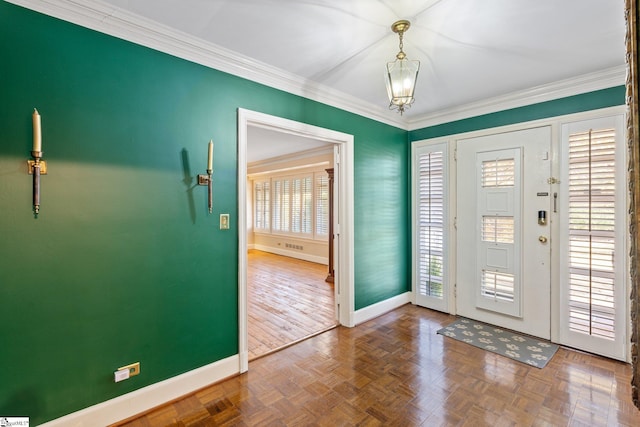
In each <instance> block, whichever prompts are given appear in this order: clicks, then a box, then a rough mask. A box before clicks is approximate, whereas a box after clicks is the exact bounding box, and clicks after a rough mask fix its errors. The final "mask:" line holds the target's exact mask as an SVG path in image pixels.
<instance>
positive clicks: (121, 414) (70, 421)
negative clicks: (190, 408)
mask: <svg viewBox="0 0 640 427" xmlns="http://www.w3.org/2000/svg"><path fill="white" fill-rule="evenodd" d="M239 373H240V359H239V357H238V355H237V354H236V355H234V356H231V357H227V358H226V359H222V360H218V361H217V362H213V363H211V364H209V365H206V366H203V367H201V368H197V369H194V370H192V371H189V372H185V373H184V374H181V375H178V376H176V377H173V378H169V379H168V380H165V381H161V382H159V383H155V384H152V385H150V386H147V387H144V388H141V389H139V390H136V391H132V392H131V393H127V394H123V395H122V396H118V397H116V398H114V399H111V400H107V401H105V402H102V403H99V404H97V405H94V406H90V407H88V408H85V409H83V410H81V411H78V412H73V413H71V414H69V415H65V416H64V417H61V418H57V419H55V420H52V421H49V422H47V423H45V424H41V427H95V426H106V425H109V424H113V423H116V422H118V421H122V420H124V419H127V418H129V417H132V416H134V415H137V414H140V413H142V412H145V411H148V410H149V409H152V408H155V407H156V406H159V405H162V404H164V403H167V402H169V401H171V400H174V399H177V398H179V397H181V396H184V395H186V394H189V393H192V392H194V391H196V390H198V389H201V388H203V387H206V386H207V385H209V384H213V383H215V382H218V381H220V380H223V379H225V378H228V377H230V376H233V375H237V374H239Z"/></svg>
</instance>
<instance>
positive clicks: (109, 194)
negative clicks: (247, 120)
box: [0, 2, 410, 424]
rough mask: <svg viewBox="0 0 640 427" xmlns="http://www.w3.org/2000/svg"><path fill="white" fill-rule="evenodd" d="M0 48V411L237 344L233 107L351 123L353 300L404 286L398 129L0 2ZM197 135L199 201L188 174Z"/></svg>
mask: <svg viewBox="0 0 640 427" xmlns="http://www.w3.org/2000/svg"><path fill="white" fill-rule="evenodd" d="M0 58H2V62H1V65H0V94H1V96H0V236H1V238H0V302H1V304H2V315H3V322H2V326H1V327H0V342H1V343H2V351H1V352H0V384H1V385H2V386H1V387H0V415H23V416H29V417H31V422H32V423H33V424H39V423H42V422H45V421H47V420H51V419H54V418H57V417H60V416H62V415H65V414H68V413H70V412H73V411H77V410H80V409H82V408H84V407H87V406H90V405H93V404H96V403H99V402H102V401H105V400H107V399H110V398H113V397H116V396H119V395H122V394H124V393H127V392H130V391H132V390H135V389H138V388H141V387H144V386H147V385H150V384H153V383H155V382H158V381H162V380H164V379H167V378H170V377H172V376H175V375H178V374H181V373H184V372H187V371H189V370H192V369H195V368H197V367H200V366H203V365H206V364H208V363H211V362H214V361H216V360H220V359H223V358H225V357H228V356H231V355H234V354H237V352H238V345H237V340H238V338H237V337H238V321H237V316H238V313H237V305H238V301H237V298H238V290H237V265H238V254H237V252H238V232H237V216H238V212H237V195H236V192H237V178H236V174H237V167H236V163H237V137H236V129H237V124H236V123H237V121H236V116H237V108H246V109H250V110H255V111H261V112H264V113H267V114H272V115H276V116H280V117H285V118H289V119H292V120H297V121H301V122H305V123H309V124H313V125H316V126H321V127H325V128H329V129H334V130H338V131H342V132H346V133H350V134H353V135H354V136H355V172H354V173H355V195H354V197H355V223H356V229H355V266H354V269H355V293H356V295H355V297H356V306H355V309H359V308H362V307H366V306H368V305H370V304H373V303H376V302H379V301H381V300H384V299H386V298H389V297H392V296H395V295H398V294H401V293H404V292H406V291H407V290H409V289H410V281H409V265H410V254H409V243H408V242H409V229H408V226H409V223H408V221H406V219H407V218H408V217H409V212H408V205H409V202H408V198H407V194H408V192H407V188H408V175H409V174H408V159H409V148H408V144H407V143H406V142H407V139H406V138H407V132H406V131H403V130H400V129H396V128H393V127H391V126H388V125H384V124H381V123H378V122H375V121H372V120H369V119H365V118H363V117H360V116H357V115H354V114H350V113H347V112H344V111H341V110H339V109H336V108H332V107H329V106H326V105H323V104H320V103H317V102H313V101H309V100H307V99H304V98H301V97H297V96H294V95H290V94H287V93H284V92H281V91H278V90H275V89H271V88H268V87H265V86H262V85H259V84H256V83H252V82H249V81H246V80H243V79H240V78H237V77H234V76H230V75H228V74H225V73H222V72H218V71H215V70H211V69H208V68H206V67H203V66H200V65H197V64H193V63H190V62H188V61H184V60H180V59H177V58H174V57H171V56H169V55H165V54H162V53H159V52H156V51H153V50H150V49H146V48H143V47H140V46H137V45H134V44H132V43H129V42H126V41H122V40H119V39H116V38H113V37H109V36H106V35H103V34H100V33H97V32H94V31H91V30H87V29H84V28H81V27H78V26H75V25H71V24H69V23H66V22H63V21H59V20H56V19H53V18H50V17H47V16H44V15H41V14H38V13H35V12H32V11H29V10H26V9H22V8H20V7H18V6H15V5H11V4H8V3H6V2H0ZM34 107H35V108H37V109H38V110H39V111H40V114H41V115H42V132H43V151H44V158H45V159H46V160H47V161H48V168H49V173H48V175H46V176H43V177H42V208H41V213H40V215H39V216H38V217H37V218H35V217H34V215H33V214H32V207H31V185H32V181H31V176H29V175H27V173H26V160H27V159H28V158H29V152H30V149H31V135H32V128H31V113H32V111H33V108H34ZM211 138H213V139H214V141H215V142H216V145H215V147H216V152H215V164H214V169H215V174H214V212H213V215H209V214H208V213H207V209H206V191H205V188H204V187H196V188H192V187H193V185H194V180H195V175H196V174H198V173H203V172H204V169H205V166H206V145H207V142H208V141H209V139H211ZM220 213H229V214H230V215H231V230H229V231H221V230H219V229H218V228H217V223H218V216H219V214H220ZM136 361H139V362H141V374H140V375H139V376H137V377H133V378H131V379H129V380H127V381H124V382H121V383H118V384H115V383H114V382H113V371H114V370H115V369H116V368H118V367H119V366H122V365H125V364H129V363H132V362H136Z"/></svg>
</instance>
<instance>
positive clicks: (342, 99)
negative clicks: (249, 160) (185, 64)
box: [5, 0, 406, 129]
mask: <svg viewBox="0 0 640 427" xmlns="http://www.w3.org/2000/svg"><path fill="white" fill-rule="evenodd" d="M5 1H7V2H8V3H13V4H15V5H18V6H22V7H25V8H27V9H30V10H33V11H36V12H40V13H43V14H45V15H48V16H52V17H54V18H58V19H61V20H63V21H67V22H70V23H72V24H76V25H79V26H82V27H85V28H89V29H91V30H95V31H98V32H100V33H104V34H108V35H110V36H113V37H117V38H120V39H123V40H126V41H129V42H132V43H135V44H138V45H141V46H145V47H148V48H151V49H154V50H157V51H160V52H164V53H167V54H169V55H172V56H175V57H178V58H181V59H185V60H188V61H191V62H195V63H197V64H200V65H204V66H206V67H209V68H213V69H216V70H219V71H223V72H225V73H229V74H233V75H235V76H238V77H242V78H245V79H247V80H251V81H254V82H257V83H260V84H263V85H266V86H269V87H272V88H275V89H279V90H282V91H285V92H288V93H291V94H294V95H298V96H301V97H304V98H308V99H311V100H313V101H317V102H321V103H323V104H327V105H330V106H333V107H336V108H340V109H342V110H346V111H349V112H351V113H355V114H358V115H361V116H363V117H367V118H370V119H373V120H376V121H378V122H381V123H386V124H388V125H391V126H395V127H399V128H402V129H406V123H405V122H404V120H403V119H402V118H401V117H398V118H395V116H393V117H390V116H389V114H388V109H386V108H382V107H380V106H378V105H374V104H371V103H369V102H365V101H362V100H361V99H358V98H356V97H354V96H351V95H348V94H345V93H343V92H340V91H337V90H335V89H333V88H331V87H329V86H325V85H321V84H319V83H316V82H313V81H310V80H307V79H304V78H302V77H300V76H296V75H294V74H292V73H289V72H287V71H285V70H282V69H279V68H276V67H272V66H270V65H267V64H265V63H263V62H260V61H256V60H254V59H251V58H249V57H246V56H243V55H240V54H238V53H236V52H233V51H231V50H229V49H225V48H223V47H221V46H218V45H215V44H213V43H209V42H205V41H204V40H202V39H199V38H197V37H193V36H191V35H188V34H186V33H183V32H181V31H178V30H176V29H174V28H170V27H168V26H165V25H162V24H159V23H157V22H155V21H152V20H149V19H146V18H144V17H142V16H139V15H136V14H133V13H130V12H127V11H125V10H122V9H120V8H117V7H114V6H111V5H108V4H106V3H103V2H100V1H98V0H5ZM239 107H242V106H239Z"/></svg>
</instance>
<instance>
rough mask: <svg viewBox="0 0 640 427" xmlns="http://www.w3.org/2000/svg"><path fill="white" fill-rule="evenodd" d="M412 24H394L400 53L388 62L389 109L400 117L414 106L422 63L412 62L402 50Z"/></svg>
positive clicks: (393, 28)
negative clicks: (405, 35) (406, 34)
mask: <svg viewBox="0 0 640 427" xmlns="http://www.w3.org/2000/svg"><path fill="white" fill-rule="evenodd" d="M410 26H411V23H410V22H409V21H406V20H401V21H397V22H394V23H393V25H391V29H392V30H393V32H394V33H397V34H398V37H399V38H400V52H398V54H397V55H396V60H395V61H393V62H387V70H386V71H387V72H386V83H387V94H388V95H389V109H390V110H398V112H400V115H402V113H404V110H405V109H407V108H409V107H411V104H413V101H414V98H413V91H414V90H415V88H416V80H417V79H418V70H420V61H410V60H409V59H407V55H406V54H405V53H404V52H403V50H402V37H403V35H404V33H405V32H406V31H407V30H408V29H409V27H410Z"/></svg>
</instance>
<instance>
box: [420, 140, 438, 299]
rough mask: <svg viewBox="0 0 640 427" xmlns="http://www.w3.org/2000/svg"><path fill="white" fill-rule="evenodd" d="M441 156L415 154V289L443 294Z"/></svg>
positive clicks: (434, 294)
mask: <svg viewBox="0 0 640 427" xmlns="http://www.w3.org/2000/svg"><path fill="white" fill-rule="evenodd" d="M443 162H444V156H443V152H442V151H434V152H429V153H425V154H422V155H420V156H419V157H418V194H417V196H418V257H419V259H418V263H417V268H418V272H417V275H418V280H417V285H418V293H419V294H420V295H425V296H430V297H434V298H438V299H442V298H443V261H444V259H443V256H444V247H443V243H444V240H443V239H444V163H443Z"/></svg>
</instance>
